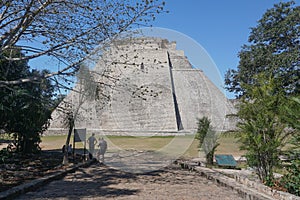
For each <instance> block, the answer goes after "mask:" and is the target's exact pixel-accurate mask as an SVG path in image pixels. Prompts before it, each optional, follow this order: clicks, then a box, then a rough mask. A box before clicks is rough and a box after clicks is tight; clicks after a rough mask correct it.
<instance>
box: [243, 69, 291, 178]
mask: <svg viewBox="0 0 300 200" xmlns="http://www.w3.org/2000/svg"><path fill="white" fill-rule="evenodd" d="M256 80H257V81H258V82H257V83H258V84H256V85H243V88H246V89H247V91H248V94H247V95H244V96H243V97H242V98H241V99H240V104H239V111H238V116H239V119H240V121H239V123H238V128H239V130H238V131H239V133H240V135H239V137H240V141H241V142H242V149H243V150H246V151H247V153H246V158H247V162H248V164H249V165H250V166H252V167H255V168H256V170H257V174H258V175H259V178H260V179H261V180H262V181H264V182H265V183H267V184H271V183H272V181H273V179H274V175H273V171H274V167H276V166H278V165H279V164H280V163H279V155H280V154H281V152H282V149H283V147H284V146H285V145H286V144H287V143H288V142H289V141H290V140H289V139H290V138H291V136H292V135H293V134H295V132H294V130H291V129H287V128H286V127H288V125H287V123H286V122H285V120H284V119H283V116H284V115H285V113H286V109H285V108H286V107H287V106H289V105H290V103H291V102H290V99H289V98H288V97H287V96H286V94H285V92H284V90H283V89H282V90H279V89H278V88H280V87H279V86H278V83H277V82H276V81H275V80H274V79H273V78H272V77H271V78H267V76H265V75H263V74H261V75H258V76H257V77H256Z"/></svg>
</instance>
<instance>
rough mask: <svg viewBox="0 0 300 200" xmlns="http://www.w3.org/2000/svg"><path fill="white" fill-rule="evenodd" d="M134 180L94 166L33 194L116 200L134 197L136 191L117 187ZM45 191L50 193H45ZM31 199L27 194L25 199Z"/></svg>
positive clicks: (115, 171)
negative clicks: (110, 199)
mask: <svg viewBox="0 0 300 200" xmlns="http://www.w3.org/2000/svg"><path fill="white" fill-rule="evenodd" d="M135 179H136V175H134V174H130V173H126V172H122V171H118V170H115V169H111V168H108V167H106V166H103V165H100V164H99V163H98V164H95V165H92V166H91V167H90V168H89V170H85V169H78V170H77V171H76V172H74V173H73V174H72V175H71V176H67V177H66V178H64V179H63V180H60V181H53V182H52V183H50V184H49V185H47V186H45V187H42V188H40V189H38V190H37V191H35V192H34V193H39V192H42V193H43V194H41V196H42V197H43V198H46V199H47V198H50V199H51V198H64V199H82V198H91V199H94V198H97V197H101V198H116V197H120V196H122V197H124V196H129V195H135V194H137V193H138V192H139V190H138V189H132V188H131V189H129V188H124V187H121V186H120V185H118V184H119V183H122V182H131V181H134V180H135ZM45 190H48V191H51V192H45ZM28 195H29V196H28ZM27 198H28V199H31V197H30V194H29V193H28V194H27V195H26V197H25V199H27Z"/></svg>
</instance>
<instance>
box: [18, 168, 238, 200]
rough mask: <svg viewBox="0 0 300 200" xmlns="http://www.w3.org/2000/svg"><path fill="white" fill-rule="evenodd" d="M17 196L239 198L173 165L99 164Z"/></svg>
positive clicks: (65, 197) (31, 197) (23, 197)
mask: <svg viewBox="0 0 300 200" xmlns="http://www.w3.org/2000/svg"><path fill="white" fill-rule="evenodd" d="M18 199H22V200H23V199H172V200H176V199H178V200H179V199H180V200H183V199H187V200H193V199H197V200H198V199H201V200H219V199H222V200H226V199H228V200H240V199H243V198H241V197H240V196H238V194H237V193H236V192H235V191H232V190H231V189H228V188H225V187H222V186H219V185H216V184H215V183H213V182H211V181H210V180H207V179H206V178H204V177H201V176H199V174H197V173H196V172H189V171H185V170H181V169H179V168H178V167H176V166H174V167H172V168H166V169H164V170H161V171H155V172H150V173H146V174H131V173H126V172H123V171H118V170H115V169H112V168H109V167H106V166H101V165H100V164H95V165H92V166H91V167H89V168H84V169H79V170H78V171H76V172H75V173H73V174H68V175H67V176H66V177H65V178H64V179H62V180H57V181H53V182H51V183H50V184H48V185H46V186H44V187H42V188H40V189H39V190H37V191H35V192H29V193H27V194H25V195H22V196H20V197H19V198H18Z"/></svg>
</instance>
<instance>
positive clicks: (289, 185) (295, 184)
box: [280, 97, 300, 196]
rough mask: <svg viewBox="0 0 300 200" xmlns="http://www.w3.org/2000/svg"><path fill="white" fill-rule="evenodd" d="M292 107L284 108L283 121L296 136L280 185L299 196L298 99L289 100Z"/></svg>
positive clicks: (299, 107) (299, 146)
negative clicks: (289, 162) (289, 160)
mask: <svg viewBox="0 0 300 200" xmlns="http://www.w3.org/2000/svg"><path fill="white" fill-rule="evenodd" d="M291 100H292V105H291V106H290V107H286V114H285V115H284V116H283V118H284V120H285V121H286V122H287V123H288V124H289V126H290V128H293V129H294V130H295V131H297V132H296V134H294V135H293V137H292V138H291V142H290V153H289V157H290V159H292V161H291V164H290V165H289V166H287V171H288V172H287V173H286V174H284V176H283V177H282V178H281V181H280V182H281V184H282V186H283V187H284V188H286V189H287V191H288V192H289V193H292V194H295V195H298V196H300V122H299V119H300V113H299V110H300V98H299V97H298V98H291Z"/></svg>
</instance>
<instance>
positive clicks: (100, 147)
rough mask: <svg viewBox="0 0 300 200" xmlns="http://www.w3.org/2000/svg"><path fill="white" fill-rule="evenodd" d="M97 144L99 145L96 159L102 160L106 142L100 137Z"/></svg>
mask: <svg viewBox="0 0 300 200" xmlns="http://www.w3.org/2000/svg"><path fill="white" fill-rule="evenodd" d="M98 146H99V152H98V155H97V157H98V160H99V161H100V159H101V161H102V162H104V154H105V152H106V149H107V142H106V141H105V140H104V139H103V138H101V139H99V144H98Z"/></svg>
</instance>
